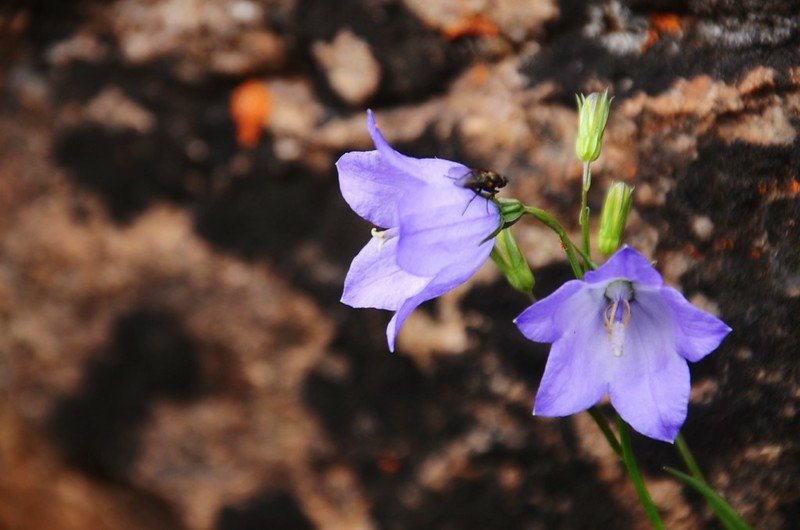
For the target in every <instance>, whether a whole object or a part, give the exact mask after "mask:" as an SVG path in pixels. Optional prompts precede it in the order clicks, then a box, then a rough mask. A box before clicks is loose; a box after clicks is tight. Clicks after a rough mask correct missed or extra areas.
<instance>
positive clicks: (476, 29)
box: [442, 13, 500, 41]
mask: <svg viewBox="0 0 800 530" xmlns="http://www.w3.org/2000/svg"><path fill="white" fill-rule="evenodd" d="M499 34H500V28H499V27H498V26H497V24H495V23H494V22H492V21H491V20H490V19H489V18H488V17H486V16H485V15H483V14H481V13H474V14H472V15H468V16H466V17H464V18H463V19H461V20H458V21H456V22H453V23H452V24H448V25H446V26H444V27H442V35H443V36H444V38H445V39H447V40H451V41H452V40H456V39H460V38H462V37H497V36H498V35H499Z"/></svg>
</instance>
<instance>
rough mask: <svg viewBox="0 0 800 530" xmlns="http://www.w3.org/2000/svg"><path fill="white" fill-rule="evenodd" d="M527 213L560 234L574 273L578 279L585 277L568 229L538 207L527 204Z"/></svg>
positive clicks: (562, 245)
mask: <svg viewBox="0 0 800 530" xmlns="http://www.w3.org/2000/svg"><path fill="white" fill-rule="evenodd" d="M525 213H527V214H528V215H532V216H533V217H535V218H536V219H538V220H539V221H541V222H542V223H544V224H545V225H547V226H548V227H549V228H550V229H551V230H553V231H554V232H555V233H556V234H558V237H559V238H560V239H561V247H562V248H563V249H564V252H566V254H567V261H569V264H570V266H571V267H572V273H573V274H574V275H575V277H576V278H578V279H581V278H583V269H582V268H581V265H580V263H579V262H578V256H577V255H576V254H575V245H574V244H573V243H572V241H571V240H570V239H569V236H568V235H567V231H566V230H564V227H563V226H561V224H560V223H559V222H558V221H556V219H555V217H553V216H552V215H550V214H549V213H547V212H545V211H544V210H542V209H540V208H536V207H535V206H525Z"/></svg>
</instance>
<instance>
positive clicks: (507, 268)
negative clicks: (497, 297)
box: [491, 229, 534, 296]
mask: <svg viewBox="0 0 800 530" xmlns="http://www.w3.org/2000/svg"><path fill="white" fill-rule="evenodd" d="M491 257H492V261H494V262H495V264H496V265H497V267H498V268H499V269H500V272H502V273H503V275H504V276H505V277H506V279H507V280H508V283H509V284H511V287H513V288H514V289H516V290H517V291H519V292H521V293H523V294H526V295H528V296H530V295H531V294H532V293H533V284H534V280H533V272H531V268H530V267H529V266H528V261H527V260H526V259H525V256H523V255H522V251H521V250H520V249H519V246H518V245H517V241H516V240H515V239H514V236H513V235H512V234H511V230H508V229H505V230H501V231H500V233H499V234H497V238H496V239H495V240H494V248H492V253H491Z"/></svg>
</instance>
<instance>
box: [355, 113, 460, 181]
mask: <svg viewBox="0 0 800 530" xmlns="http://www.w3.org/2000/svg"><path fill="white" fill-rule="evenodd" d="M367 128H368V129H369V135H370V136H371V137H372V142H373V143H374V144H375V148H376V149H377V150H378V152H380V154H381V155H382V156H383V157H384V159H385V161H386V162H387V163H388V164H389V165H391V166H392V167H393V168H395V169H396V170H398V171H401V172H402V173H405V174H406V175H409V176H412V177H414V178H417V179H420V180H423V181H425V182H426V183H428V184H433V185H437V186H442V185H445V184H447V183H449V180H448V179H446V178H442V177H445V176H446V175H448V174H449V173H450V172H451V171H453V170H454V169H455V168H463V170H464V172H467V171H469V168H467V167H466V166H464V165H462V164H459V163H457V162H452V161H450V160H442V159H439V158H413V157H410V156H406V155H404V154H401V153H399V152H397V151H395V150H394V148H392V146H391V145H389V143H388V142H387V141H386V139H385V138H384V137H383V134H381V131H380V130H379V129H378V126H377V125H376V124H375V114H374V113H373V112H372V111H371V110H368V111H367Z"/></svg>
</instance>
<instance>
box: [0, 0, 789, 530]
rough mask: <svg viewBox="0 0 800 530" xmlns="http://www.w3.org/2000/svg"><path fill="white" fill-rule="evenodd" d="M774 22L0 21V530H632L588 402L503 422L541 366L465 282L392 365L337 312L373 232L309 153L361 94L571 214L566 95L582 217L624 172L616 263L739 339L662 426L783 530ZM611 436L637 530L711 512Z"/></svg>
mask: <svg viewBox="0 0 800 530" xmlns="http://www.w3.org/2000/svg"><path fill="white" fill-rule="evenodd" d="M798 20H800V8H798V7H796V6H795V5H794V3H792V2H784V1H781V0H775V1H759V2H755V1H746V0H742V1H737V2H734V1H727V0H684V1H680V2H663V1H659V0H628V1H621V0H620V1H615V0H606V1H599V0H593V1H589V2H583V1H575V0H560V1H555V0H552V1H550V0H542V1H537V2H531V1H527V2H524V1H517V0H485V1H481V0H476V1H470V2H457V1H454V0H428V1H426V2H417V1H415V0H404V1H401V0H390V1H387V2H373V1H367V0H345V1H343V2H338V3H336V2H313V1H310V0H259V1H255V0H237V1H235V2H224V1H221V0H203V1H199V2H187V1H183V0H155V1H152V2H138V1H129V0H115V1H99V0H98V1H88V0H87V1H83V2H76V3H69V4H68V3H49V2H39V1H19V0H17V1H16V2H12V3H11V5H9V6H6V7H4V8H0V60H1V61H2V62H1V63H0V102H1V103H0V183H2V185H0V257H1V259H0V316H1V318H0V462H1V463H2V469H3V472H2V473H0V528H10V529H14V530H17V529H19V530H34V529H36V530H38V529H41V528H59V529H60V528H63V529H66V530H70V529H76V530H77V529H83V528H100V529H102V528H109V529H111V528H115V529H116V528H128V527H131V528H140V529H162V528H163V529H188V530H194V529H197V530H208V529H218V530H240V529H247V528H281V529H285V530H293V529H312V528H319V529H365V530H366V529H389V530H391V529H407V528H413V529H448V528H452V529H459V530H470V529H476V530H478V529H487V528H509V529H510V528H519V529H535V528H547V529H551V528H555V529H558V528H564V529H567V528H569V529H574V528H587V529H588V528H600V527H602V528H620V529H628V528H630V529H634V528H635V529H639V528H647V527H648V524H647V521H646V519H645V517H644V514H643V513H642V511H641V508H639V506H638V503H637V501H636V496H635V493H634V492H633V490H632V488H631V487H630V485H629V484H628V483H627V479H626V477H625V475H624V472H623V470H622V469H621V467H620V466H619V464H618V463H617V461H616V459H615V458H614V455H613V454H612V453H610V451H609V450H607V449H606V447H605V445H604V442H603V439H602V437H601V436H600V435H599V433H598V432H597V431H596V427H595V426H594V424H593V423H592V422H591V421H590V420H589V419H588V418H587V417H586V416H585V415H578V416H575V417H572V418H566V419H543V418H533V417H531V415H530V409H531V403H532V399H533V395H534V393H535V390H536V385H537V382H538V380H539V378H540V377H541V373H542V370H543V368H544V361H545V358H546V353H547V348H546V347H544V346H541V345H536V344H532V343H528V342H526V341H525V340H524V339H522V337H521V336H520V335H519V334H518V332H517V331H516V330H515V328H514V327H513V325H512V324H511V319H512V318H513V317H514V316H516V314H517V313H518V312H519V311H520V310H521V309H522V308H524V306H525V305H526V300H525V299H524V298H522V297H521V296H519V295H517V294H516V293H514V292H513V291H511V290H510V288H508V287H507V286H506V285H505V284H504V283H503V282H502V281H501V280H500V278H499V277H498V275H497V273H496V272H495V271H494V270H493V269H492V267H490V266H487V267H486V268H485V269H483V270H482V271H481V272H480V273H479V274H478V275H477V276H476V277H475V278H474V279H473V280H472V281H471V282H470V283H469V284H467V285H465V286H463V287H462V288H459V289H458V290H456V291H455V292H453V293H450V294H448V295H447V296H445V297H443V298H442V299H440V300H437V301H436V302H433V303H431V304H428V305H427V306H426V307H425V308H423V309H422V310H420V311H417V312H416V313H415V314H414V315H412V317H411V318H410V319H409V320H408V322H407V324H406V326H405V329H404V332H403V333H402V334H401V335H400V337H399V353H398V354H396V355H390V354H389V353H388V352H387V351H386V346H385V342H384V341H385V339H384V328H385V325H386V322H387V321H388V318H389V315H388V314H387V313H385V312H379V311H363V310H362V311H356V310H351V309H350V308H347V307H345V306H342V305H341V304H339V302H338V298H339V296H340V294H341V283H342V280H343V277H344V274H345V272H346V271H347V267H348V265H349V262H350V260H351V259H352V257H353V256H354V255H355V253H356V252H357V251H358V249H359V248H360V246H361V245H362V244H363V243H364V242H365V241H366V239H367V238H368V237H369V228H370V227H369V226H367V225H365V224H364V223H363V222H362V221H361V220H360V219H358V218H357V216H355V214H353V213H352V212H351V211H350V210H349V208H348V207H347V205H346V204H344V202H343V201H342V200H341V197H340V196H339V193H338V187H337V182H336V175H335V171H334V168H333V162H334V161H335V160H336V158H337V157H338V156H339V155H340V154H341V153H342V152H344V151H347V150H353V149H368V148H370V142H369V137H368V135H367V134H366V128H365V124H364V108H366V107H372V108H374V109H376V112H377V116H378V122H379V124H380V125H381V127H382V129H383V131H384V132H385V134H386V136H387V137H388V138H389V139H390V141H391V142H393V143H394V144H395V145H396V146H397V147H398V148H400V149H401V150H403V151H405V152H408V153H410V154H415V155H417V156H423V155H424V156H439V157H442V158H450V159H456V160H460V161H463V162H464V163H467V164H470V165H474V166H481V167H491V168H493V169H495V170H497V171H500V172H502V173H504V174H506V175H508V176H509V177H511V179H512V183H511V184H510V186H509V187H508V188H507V189H506V190H504V191H503V193H504V194H506V195H511V196H516V197H519V198H520V199H523V200H525V201H526V202H528V203H532V204H537V205H540V206H542V207H545V208H548V209H550V210H552V211H554V212H555V213H557V214H558V215H559V216H560V217H562V218H563V219H565V220H569V219H571V218H572V216H573V214H574V212H575V211H576V208H577V204H578V202H579V195H578V190H579V184H578V183H579V180H580V166H579V164H578V163H577V162H576V161H575V160H574V155H573V148H572V145H573V142H574V124H575V118H576V116H575V110H574V94H575V92H578V91H583V92H587V91H591V90H596V89H602V88H604V87H609V88H610V91H611V92H612V93H613V95H614V96H615V99H614V105H613V110H612V114H611V118H610V121H609V127H608V131H607V135H606V143H605V146H604V149H603V155H602V156H601V157H600V159H599V160H598V161H597V163H596V164H595V166H594V169H593V173H594V183H595V184H594V187H593V189H592V191H591V194H590V206H591V207H592V208H593V209H594V210H595V211H597V210H598V209H599V206H600V202H601V200H602V195H603V191H604V189H605V187H606V186H607V185H608V183H609V182H610V181H611V179H621V180H625V181H626V182H629V183H631V184H632V185H635V186H636V193H635V198H634V212H633V214H632V216H631V220H630V222H629V231H628V237H627V242H628V243H630V244H632V245H635V246H637V247H638V248H639V249H640V250H642V251H643V252H644V253H646V254H647V255H649V256H651V257H652V258H653V259H654V260H656V261H657V262H658V267H659V268H660V270H661V271H662V272H663V273H664V275H665V277H666V279H667V281H668V282H670V283H672V284H674V285H676V286H679V287H681V288H682V290H683V291H684V292H685V293H686V295H687V296H688V297H690V299H691V300H692V301H693V302H695V303H696V304H698V305H700V306H702V307H704V308H705V309H707V310H710V311H713V312H715V313H717V314H719V315H720V316H721V317H722V318H723V319H724V320H726V321H727V322H728V323H729V324H730V325H731V326H732V327H733V328H734V332H733V333H732V334H731V336H730V337H729V338H728V339H727V340H726V341H725V342H724V343H723V345H722V347H721V348H720V349H719V351H717V352H716V353H715V354H713V355H712V356H710V357H709V358H707V359H706V360H704V361H702V362H701V363H699V364H697V365H694V366H693V367H692V373H693V390H692V402H691V406H690V412H689V419H688V421H687V423H686V426H685V429H684V433H685V436H686V438H687V440H688V442H689V444H690V445H691V446H692V447H693V448H694V450H695V452H696V455H697V456H698V459H699V460H700V462H701V465H702V466H703V468H704V470H705V472H706V475H707V477H708V478H709V481H710V482H711V483H712V484H713V485H714V486H715V487H716V488H717V489H718V490H719V491H720V492H722V493H723V494H724V495H725V496H726V497H727V498H728V499H729V500H730V501H731V503H732V504H733V505H734V506H735V507H736V508H737V509H738V510H739V511H740V512H741V513H742V514H743V515H744V516H745V518H747V519H748V520H749V521H751V522H752V523H753V526H754V527H755V528H770V529H776V530H782V529H787V530H788V529H790V528H794V526H795V525H796V521H797V520H798V517H800V481H799V480H798V479H797V477H798V476H800V442H799V441H798V440H800V438H798V426H799V425H800V423H799V422H798V404H799V403H800V367H799V366H800V365H799V364H798V362H797V352H798V345H799V344H800V341H798V338H797V337H798V335H797V331H796V328H797V315H798V314H800V250H798V248H797V241H798V240H800V140H798V136H797V132H798V126H800V27H798V26H800V24H799V23H798ZM245 83H248V85H247V87H248V97H247V98H242V99H240V101H241V102H243V103H242V104H241V105H240V106H239V107H237V108H236V109H234V108H233V106H232V103H231V97H232V95H233V94H236V93H237V88H241V87H242V86H243V84H245ZM238 93H241V92H238ZM232 112H233V114H232ZM234 117H235V120H236V122H238V123H235V121H234ZM243 119H245V120H247V119H249V120H251V123H256V124H259V123H260V124H261V125H262V127H261V129H263V130H262V131H259V128H258V127H256V128H255V131H254V132H253V129H252V126H251V129H250V132H249V133H248V136H246V137H244V136H242V135H241V132H242V129H241V126H242V123H241V120H243ZM253 120H255V121H253ZM237 127H238V129H237ZM237 134H238V135H239V136H238V138H239V142H238V143H237ZM243 140H246V141H243ZM567 224H568V225H569V228H570V230H571V231H572V232H573V234H574V233H575V230H576V228H577V223H576V222H575V221H569V222H568V223H567ZM515 230H516V234H517V237H518V239H519V241H520V242H521V244H522V245H523V247H524V250H525V252H526V254H527V256H528V258H529V259H530V261H531V262H532V263H533V265H534V269H535V272H536V276H537V287H536V292H537V295H539V296H542V295H545V294H547V293H548V292H549V291H551V290H553V289H554V288H556V287H557V286H558V285H559V284H560V283H561V282H563V281H564V280H566V279H568V277H569V269H568V267H566V265H565V263H564V261H563V258H562V256H561V254H560V249H559V247H558V244H557V240H556V239H555V238H554V237H553V236H552V235H551V234H550V233H548V232H547V231H546V230H545V229H543V228H542V227H540V226H537V225H534V224H532V223H528V222H526V223H521V224H520V225H518V226H517V227H516V228H515ZM634 442H635V443H634V445H635V450H636V451H637V454H638V455H639V457H640V460H641V462H642V465H643V468H644V471H645V475H646V478H647V481H648V484H649V485H650V488H651V491H652V494H653V496H654V498H655V501H656V503H657V504H658V505H659V506H660V507H661V508H662V509H663V515H664V518H665V522H666V523H667V526H668V528H678V529H699V528H708V527H713V523H712V522H711V521H712V519H711V515H710V513H709V512H708V510H707V509H706V508H705V507H704V505H703V503H702V501H701V500H700V499H698V498H697V497H696V496H695V495H693V494H692V493H691V492H688V491H686V490H685V489H683V488H682V487H680V486H679V485H678V484H677V483H675V482H674V480H672V479H671V478H669V477H668V476H667V475H666V474H665V473H664V472H663V471H662V467H663V466H664V465H675V464H677V462H676V458H675V455H674V452H673V450H672V448H671V447H670V446H669V445H667V444H661V443H658V442H654V441H651V440H647V439H644V438H636V439H635V440H634Z"/></svg>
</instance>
